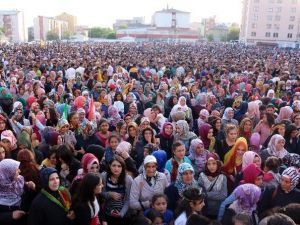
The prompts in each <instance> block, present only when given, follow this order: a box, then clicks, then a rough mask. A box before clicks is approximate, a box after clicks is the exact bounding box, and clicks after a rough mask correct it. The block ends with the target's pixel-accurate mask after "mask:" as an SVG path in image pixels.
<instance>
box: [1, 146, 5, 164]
mask: <svg viewBox="0 0 300 225" xmlns="http://www.w3.org/2000/svg"><path fill="white" fill-rule="evenodd" d="M3 159H5V149H4V148H2V147H0V161H2V160H3Z"/></svg>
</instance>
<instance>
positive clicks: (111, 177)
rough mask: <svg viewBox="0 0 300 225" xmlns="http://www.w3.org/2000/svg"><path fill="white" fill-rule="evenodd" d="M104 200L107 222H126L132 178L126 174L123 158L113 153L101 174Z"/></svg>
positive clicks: (112, 223) (127, 219)
mask: <svg viewBox="0 0 300 225" xmlns="http://www.w3.org/2000/svg"><path fill="white" fill-rule="evenodd" d="M102 180H103V185H104V189H103V193H102V195H103V196H104V198H105V200H106V202H105V210H104V214H105V219H104V220H105V221H106V222H107V223H108V224H111V225H114V224H120V223H124V224H128V222H129V216H130V215H129V214H128V212H129V196H130V187H131V183H132V178H131V177H130V176H129V175H127V174H126V166H125V162H124V160H123V159H122V158H121V157H120V156H117V155H115V156H114V157H113V158H112V159H111V160H110V162H109V163H108V170H107V172H106V173H105V172H104V173H103V174H102Z"/></svg>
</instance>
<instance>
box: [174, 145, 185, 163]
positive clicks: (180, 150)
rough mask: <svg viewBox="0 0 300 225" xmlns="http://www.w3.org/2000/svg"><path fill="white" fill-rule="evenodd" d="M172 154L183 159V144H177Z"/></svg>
mask: <svg viewBox="0 0 300 225" xmlns="http://www.w3.org/2000/svg"><path fill="white" fill-rule="evenodd" d="M174 155H175V157H176V158H177V159H180V160H181V159H183V158H184V156H185V147H184V145H180V146H178V147H177V148H176V149H175V151H174Z"/></svg>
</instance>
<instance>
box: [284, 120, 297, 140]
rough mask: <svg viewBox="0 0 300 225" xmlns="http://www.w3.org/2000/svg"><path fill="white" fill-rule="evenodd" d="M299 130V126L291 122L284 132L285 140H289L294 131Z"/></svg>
mask: <svg viewBox="0 0 300 225" xmlns="http://www.w3.org/2000/svg"><path fill="white" fill-rule="evenodd" d="M295 130H297V127H296V125H294V124H290V125H288V126H287V127H286V129H285V134H284V138H285V141H289V140H290V138H291V134H292V132H293V131H295Z"/></svg>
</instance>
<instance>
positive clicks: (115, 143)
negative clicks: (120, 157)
mask: <svg viewBox="0 0 300 225" xmlns="http://www.w3.org/2000/svg"><path fill="white" fill-rule="evenodd" d="M118 144H119V141H118V139H117V138H115V137H113V138H111V139H110V141H109V145H110V147H111V148H112V150H116V148H117V147H118Z"/></svg>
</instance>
